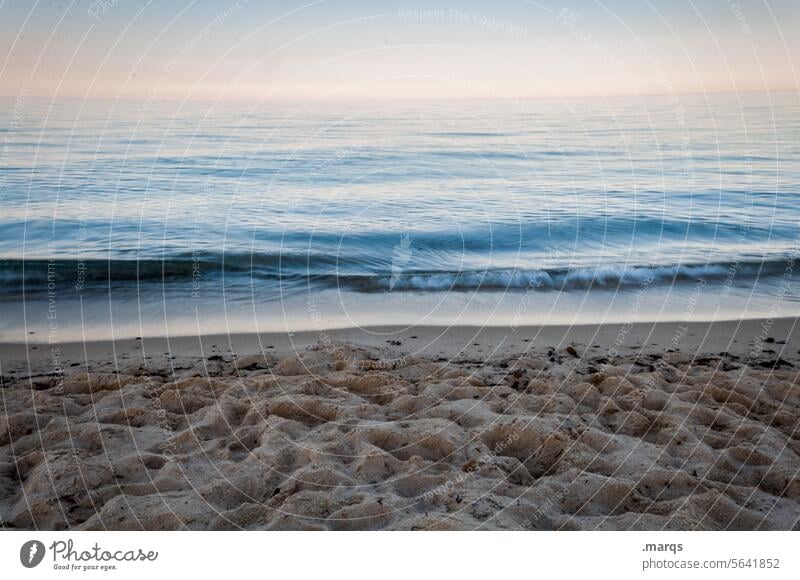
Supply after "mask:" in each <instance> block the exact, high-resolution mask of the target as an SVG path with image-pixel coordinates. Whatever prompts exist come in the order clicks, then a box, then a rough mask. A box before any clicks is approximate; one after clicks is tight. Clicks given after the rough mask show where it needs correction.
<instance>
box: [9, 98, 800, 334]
mask: <svg viewBox="0 0 800 580" xmlns="http://www.w3.org/2000/svg"><path fill="white" fill-rule="evenodd" d="M0 146H2V150H1V151H0V171H2V174H1V175H0V283H1V287H0V340H2V341H21V340H25V341H53V340H54V339H55V340H62V341H66V340H105V339H107V338H126V337H135V336H144V335H169V336H185V335H194V334H198V333H201V334H207V333H239V332H283V331H289V332H294V331H303V330H320V331H322V330H324V329H330V328H343V327H364V328H373V327H375V328H376V332H380V331H381V330H380V328H379V327H385V326H390V325H391V326H396V327H401V328H409V327H415V326H421V325H426V326H427V325H441V326H450V325H477V326H484V325H491V326H508V327H510V328H517V327H524V326H526V325H540V324H596V323H601V322H614V323H626V322H637V321H659V320H672V321H675V320H678V321H680V320H686V321H690V320H716V319H743V318H757V317H759V318H777V317H781V316H796V315H798V313H800V284H798V278H800V263H797V261H796V260H797V256H798V251H799V250H800V227H798V226H800V96H798V94H797V93H792V92H771V93H725V94H695V95H674V94H670V95H662V96H634V97H613V98H612V97H609V98H581V99H504V98H498V99H494V100H480V101H478V100H462V101H412V100H403V101H396V102H389V101H385V102H384V101H380V102H379V101H353V102H347V101H341V102H333V101H330V102H271V101H264V102H205V101H192V102H184V101H168V100H156V99H142V100H115V99H78V98H63V99H62V98H60V99H51V98H41V97H34V96H28V95H19V96H16V97H2V98H0Z"/></svg>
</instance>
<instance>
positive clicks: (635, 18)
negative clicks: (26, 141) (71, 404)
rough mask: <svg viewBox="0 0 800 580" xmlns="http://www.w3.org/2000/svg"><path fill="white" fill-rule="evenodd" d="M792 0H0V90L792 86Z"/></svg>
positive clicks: (516, 93)
mask: <svg viewBox="0 0 800 580" xmlns="http://www.w3.org/2000/svg"><path fill="white" fill-rule="evenodd" d="M799 30H800V2H798V0H736V1H733V0H649V1H648V0H635V1H634V0H603V1H602V2H601V1H595V0H557V1H551V0H540V1H537V2H532V1H528V0H492V1H487V0H484V1H482V2H478V1H474V0H466V1H464V0H461V1H452V2H443V3H439V2H435V1H431V0H398V1H381V0H373V1H371V2H370V1H366V0H308V1H304V0H299V1H293V2H290V1H288V0H267V1H256V0H251V1H246V0H238V1H236V0H195V1H191V0H186V1H167V0H116V1H115V0H91V1H90V0H52V1H50V0H48V1H34V0H5V1H2V0H0V62H2V68H0V94H6V95H14V94H19V93H20V92H25V93H26V94H30V95H43V96H74V97H92V96H100V97H113V98H117V97H134V98H177V99H187V98H195V99H232V100H233V99H248V100H250V99H255V100H262V99H317V98H330V99H340V98H345V99H370V98H381V99H384V98H388V99H394V98H397V99H403V98H461V97H463V98H483V97H502V98H525V97H567V96H595V95H602V96H606V95H616V94H656V93H673V92H674V93H685V92H716V91H729V90H736V91H750V90H765V89H766V90H784V89H790V90H797V89H798V86H799V85H798V71H797V68H798V66H800V62H798V60H799V57H800V34H798V31H799Z"/></svg>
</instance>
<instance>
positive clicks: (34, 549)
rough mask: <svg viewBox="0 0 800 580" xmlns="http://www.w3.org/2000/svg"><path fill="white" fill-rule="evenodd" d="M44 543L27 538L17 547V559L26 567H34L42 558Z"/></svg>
mask: <svg viewBox="0 0 800 580" xmlns="http://www.w3.org/2000/svg"><path fill="white" fill-rule="evenodd" d="M44 551H45V550H44V544H43V543H41V542H40V541H39V540H28V541H27V542H25V543H24V544H22V547H21V548H20V549H19V561H20V562H22V565H23V566H25V567H26V568H35V567H36V566H38V565H39V564H40V563H41V561H42V559H44Z"/></svg>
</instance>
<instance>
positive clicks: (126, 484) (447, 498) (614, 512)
mask: <svg viewBox="0 0 800 580" xmlns="http://www.w3.org/2000/svg"><path fill="white" fill-rule="evenodd" d="M799 334H800V331H799V330H798V325H797V319H776V320H749V321H733V322H717V323H714V324H709V323H699V322H697V323H658V324H633V325H630V324H607V325H601V326H574V327H569V328H567V327H558V326H550V327H521V328H517V329H509V328H508V327H505V328H470V327H452V328H436V327H425V328H422V327H414V328H410V329H401V328H367V329H346V330H330V331H320V332H305V333H296V334H294V335H280V334H271V335H236V336H226V335H222V334H221V335H218V336H203V337H200V338H198V337H180V338H172V339H165V338H144V339H137V340H120V341H116V342H85V343H69V344H52V345H51V344H48V343H47V337H38V336H32V337H31V338H32V339H38V340H39V341H40V342H31V343H28V344H2V345H0V363H1V365H2V368H1V369H0V372H1V373H2V389H0V394H1V395H2V402H3V412H2V416H0V522H1V523H2V525H3V527H4V528H6V529H18V528H24V529H40V530H52V529H77V530H97V529H109V530H122V529H125V530H130V529H133V530H139V529H146V530H165V529H168V530H171V529H211V530H228V529H269V530H279V529H292V530H318V529H319V530H323V529H332V530H378V529H387V530H391V529H401V530H473V529H481V530H491V529H502V530H575V529H581V530H594V529H613V530H628V529H640V530H661V529H681V530H683V529H712V530H720V529H746V530H754V529H782V530H787V529H798V528H800V524H798V521H799V519H800V477H799V471H800V432H799V431H798V425H799V424H800V407H799V405H800V386H798V369H800V355H798V348H800V336H799ZM58 367H61V368H62V369H63V372H59V368H58Z"/></svg>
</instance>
